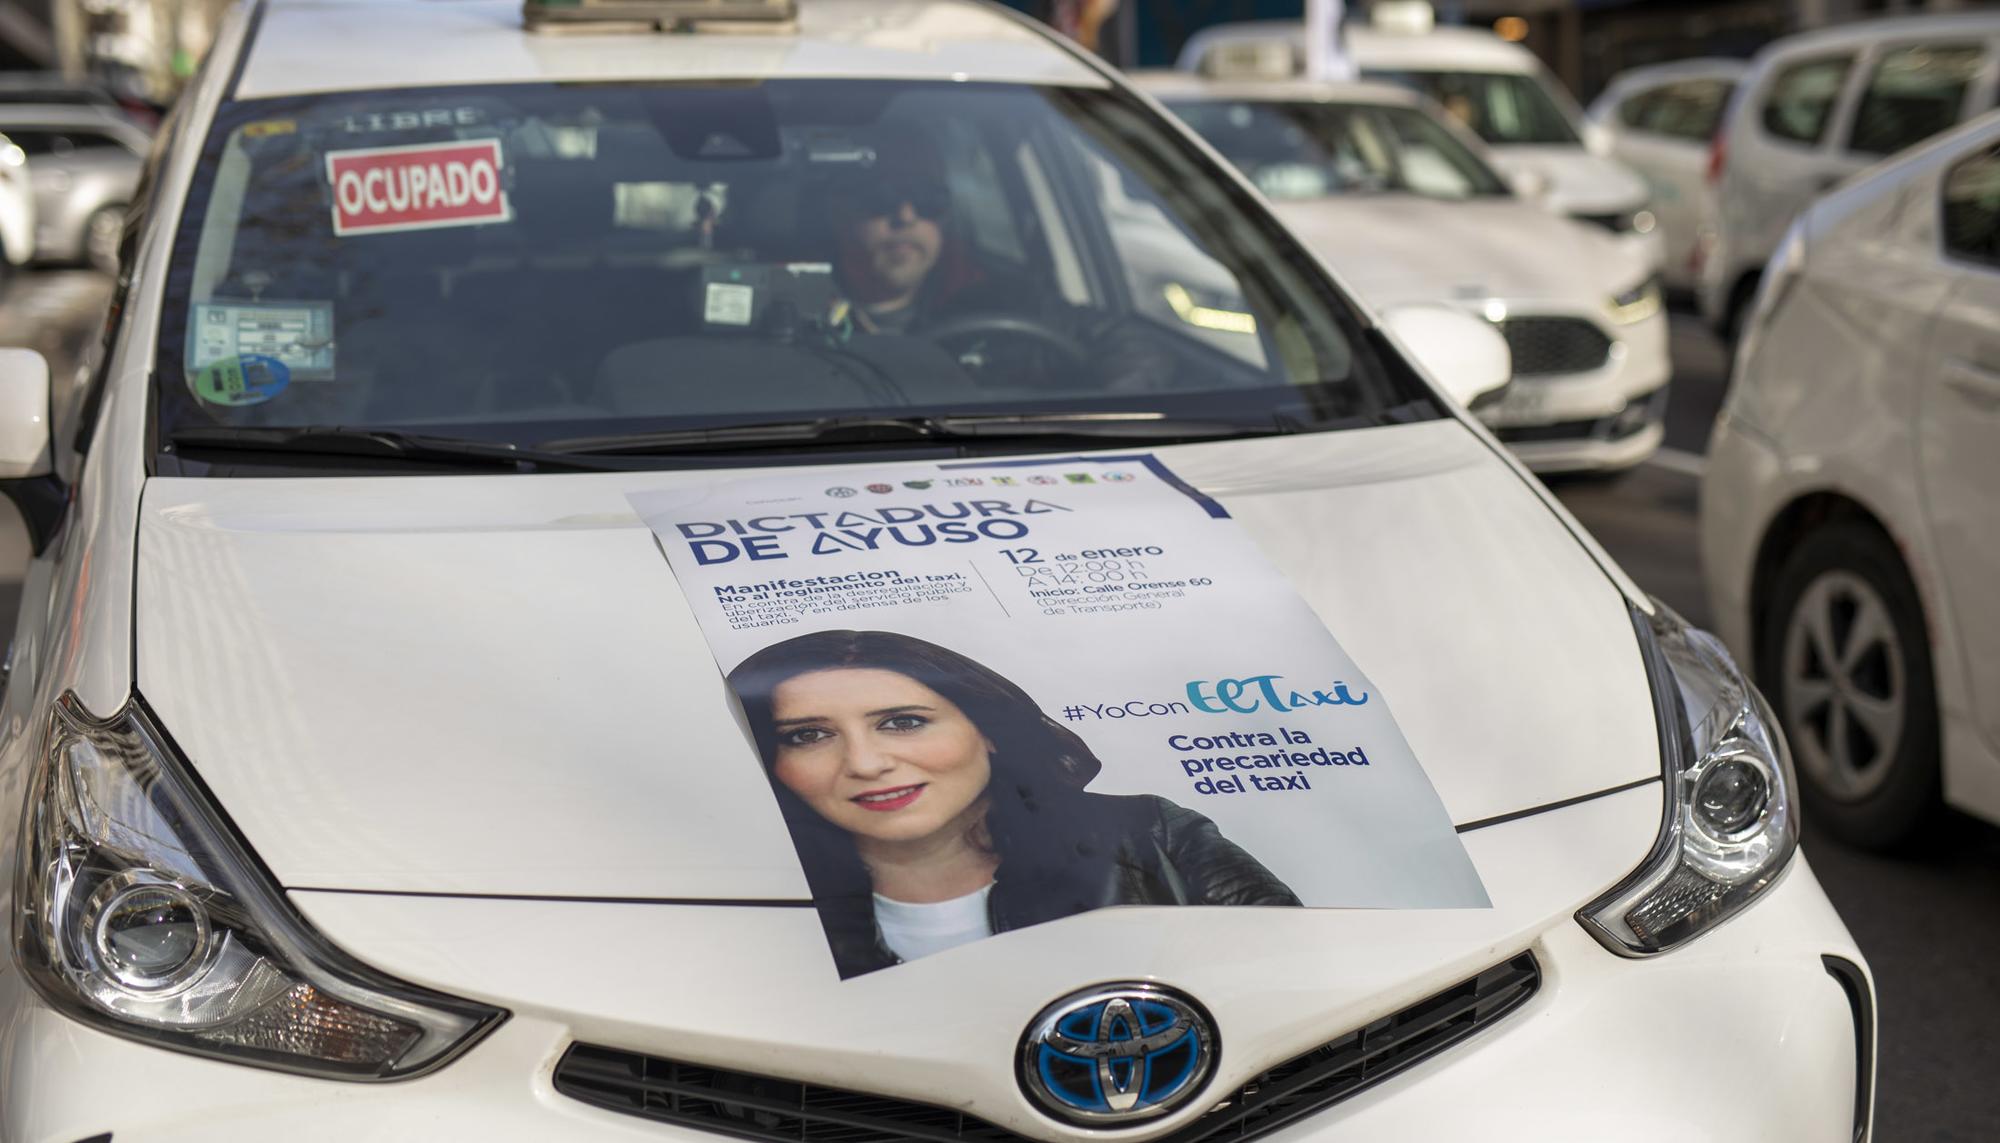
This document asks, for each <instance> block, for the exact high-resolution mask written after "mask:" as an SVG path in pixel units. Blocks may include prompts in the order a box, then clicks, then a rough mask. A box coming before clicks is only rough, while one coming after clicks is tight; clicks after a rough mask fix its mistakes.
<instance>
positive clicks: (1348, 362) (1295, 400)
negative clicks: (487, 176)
mask: <svg viewBox="0 0 2000 1143" xmlns="http://www.w3.org/2000/svg"><path fill="white" fill-rule="evenodd" d="M765 83H769V84H781V85H808V84H838V85H842V86H843V87H846V88H853V87H857V86H860V85H875V86H879V87H883V88H886V89H893V90H896V91H902V90H906V89H918V88H928V87H935V88H937V89H938V90H940V91H947V92H964V91H967V90H969V89H970V90H981V89H986V90H992V91H1005V92H1015V93H1026V94H1027V95H1030V96H1033V97H1035V98H1039V99H1042V100H1045V101H1048V102H1049V104H1050V105H1051V107H1053V108H1055V109H1056V110H1057V111H1058V112H1060V113H1061V114H1064V115H1066V116H1068V117H1069V118H1068V119H1067V120H1066V122H1067V124H1068V125H1069V126H1070V127H1072V128H1073V129H1075V130H1076V131H1077V132H1078V135H1079V138H1085V141H1086V144H1087V145H1088V146H1092V147H1100V148H1106V149H1110V153H1113V154H1115V155H1117V156H1118V157H1120V158H1121V159H1130V158H1131V157H1132V156H1139V158H1138V159H1133V160H1132V161H1135V162H1138V161H1143V162H1144V163H1146V164H1150V166H1148V167H1147V168H1146V170H1145V171H1144V172H1143V174H1142V175H1132V174H1130V173H1129V172H1128V174H1127V178H1128V179H1132V178H1141V177H1143V178H1144V179H1146V180H1149V181H1146V182H1145V183H1144V184H1143V185H1144V186H1145V187H1147V188H1150V189H1151V191H1152V192H1153V193H1166V192H1163V191H1162V190H1161V188H1162V187H1170V188H1174V189H1173V190H1172V191H1171V193H1174V194H1182V195H1188V194H1190V192H1188V191H1187V190H1186V189H1185V186H1186V184H1188V183H1191V182H1192V183H1198V184H1200V186H1201V190H1200V192H1199V195H1196V196H1194V197H1191V198H1189V199H1188V200H1187V201H1199V202H1200V203H1201V204H1202V212H1203V215H1205V217H1203V216H1196V215H1195V213H1194V212H1193V211H1191V210H1189V209H1186V208H1185V207H1184V208H1183V209H1182V210H1181V212H1180V213H1179V214H1178V215H1176V216H1172V217H1173V218H1174V222H1175V224H1176V225H1178V226H1181V227H1184V228H1186V227H1190V226H1199V227H1206V228H1208V229H1205V230H1202V231H1201V232H1200V234H1201V236H1202V237H1204V238H1206V237H1208V236H1209V235H1210V234H1228V235H1230V240H1231V241H1232V242H1235V243H1238V245H1236V246H1233V247H1231V250H1230V256H1231V257H1233V258H1235V261H1234V262H1232V263H1231V266H1232V267H1236V268H1240V269H1243V270H1244V271H1245V272H1246V274H1248V275H1249V276H1250V278H1251V279H1253V280H1249V281H1246V283H1245V288H1252V287H1254V288H1255V289H1257V290H1260V291H1263V293H1261V294H1259V295H1257V296H1259V297H1262V298H1278V299H1285V300H1286V302H1287V305H1288V306H1289V307H1290V312H1299V311H1305V312H1306V313H1307V317H1308V318H1309V319H1310V320H1312V321H1315V322H1319V323H1321V324H1320V326H1316V327H1314V328H1315V329H1316V330H1318V331H1319V333H1316V334H1314V336H1319V335H1320V334H1325V333H1327V332H1328V331H1330V332H1331V335H1332V336H1337V337H1338V338H1339V339H1341V341H1342V345H1341V347H1340V349H1341V351H1342V352H1343V353H1344V354H1345V356H1344V357H1343V358H1341V359H1340V363H1341V364H1344V365H1345V366H1346V367H1347V372H1346V373H1345V374H1343V375H1342V376H1341V377H1339V378H1336V379H1332V380H1329V379H1327V378H1324V377H1320V378H1317V379H1314V380H1311V381H1304V382H1301V381H1298V380H1289V381H1287V382H1286V383H1284V384H1271V385H1263V386H1259V387H1255V388H1239V389H1235V390H1231V389H1228V388H1217V389H1212V390H1209V389H1205V390H1200V391H1190V392H1173V393H1168V392H1156V393H1149V394H1121V393H1111V392H1092V393H1082V394H1067V395H1059V396H1058V397H1056V398H1054V399H1051V400H1048V401H1046V402H1040V403H1038V404H1036V405H1035V406H1033V407H1026V406H1023V405H1021V404H1019V403H1018V402H1016V403H1005V402H996V403H991V404H987V403H981V402H977V401H973V402H953V403H950V404H936V403H919V404H915V405H909V406H904V405H894V406H887V407H879V408H871V409H846V410H835V412H836V413H839V412H845V413H849V414H852V413H857V412H858V413H864V414H872V415H876V416H881V415H896V416H903V415H908V417H910V418H911V419H913V420H921V419H923V418H930V417H938V416H945V417H950V416H959V415H968V414H969V415H987V414H995V413H1005V414H1021V415H1027V416H1033V415H1054V416H1058V417H1061V416H1077V415H1079V414H1090V413H1108V414H1119V415H1126V416H1130V415H1133V414H1135V413H1143V414H1144V415H1147V416H1159V417H1161V418H1163V419H1169V420H1171V421H1173V422H1174V423H1193V422H1195V421H1197V420H1201V419H1209V420H1215V419H1218V418H1226V417H1229V416H1230V415H1231V414H1232V413H1234V415H1235V416H1236V419H1237V420H1238V422H1239V426H1238V427H1239V428H1240V427H1241V423H1242V421H1243V415H1244V414H1243V407H1244V404H1245V398H1246V396H1247V395H1255V394H1261V395H1263V397H1262V402H1263V405H1264V406H1268V407H1264V408H1259V407H1256V406H1257V403H1256V402H1254V401H1253V402H1250V404H1251V406H1252V407H1253V408H1255V410H1256V413H1257V417H1254V418H1252V420H1257V419H1258V418H1261V420H1260V421H1259V422H1258V423H1260V424H1263V423H1266V422H1267V423H1268V431H1269V432H1271V433H1278V432H1289V431H1319V430H1333V429H1342V428H1348V427H1356V426H1361V425H1372V424H1382V423H1401V422H1405V421H1413V420H1425V419H1432V418H1435V417H1441V416H1445V415H1447V414H1446V413H1445V411H1444V409H1443V407H1442V406H1441V405H1439V404H1438V403H1437V401H1436V399H1435V396H1434V394H1433V392H1432V390H1431V389H1430V388H1429V387H1428V385H1426V384H1425V383H1424V382H1423V380H1422V379H1421V377H1420V376H1419V375H1418V374H1417V373H1416V372H1415V370H1414V369H1413V368H1412V367H1411V365H1410V363H1408V362H1407V361H1405V360H1403V358H1402V357H1401V356H1400V355H1399V354H1398V353H1397V351H1395V350H1394V349H1393V348H1391V347H1390V345H1389V344H1388V342H1387V341H1386V339H1385V338H1383V337H1382V336H1381V334H1380V332H1379V330H1377V329H1376V328H1375V327H1374V326H1373V323H1372V321H1371V319H1370V318H1369V317H1368V315H1367V314H1366V311H1365V310H1363V309H1362V308H1361V307H1360V306H1359V305H1358V303H1356V302H1355V301H1354V300H1353V299H1352V298H1349V297H1348V296H1346V295H1345V294H1344V293H1342V292H1341V291H1340V289H1339V288H1338V286H1337V285H1335V284H1334V283H1333V282H1332V281H1331V280H1330V278H1329V277H1328V276H1327V275H1325V274H1324V273H1323V272H1322V271H1321V270H1320V269H1319V267H1318V265H1317V263H1316V262H1315V261H1314V259H1313V258H1312V256H1311V255H1310V254H1309V253H1307V252H1306V251H1305V250H1304V249H1303V248H1302V247H1300V246H1299V245H1298V243H1297V242H1296V240H1295V239H1293V238H1292V237H1291V236H1290V235H1289V234H1288V233H1287V232H1286V231H1285V230H1284V229H1283V227H1282V225H1281V224H1279V223H1278V222H1277V221H1276V220H1275V219H1273V218H1272V217H1270V215H1269V214H1268V212H1267V211H1265V210H1264V209H1263V208H1262V207H1261V206H1260V205H1259V204H1258V203H1257V202H1256V200H1255V197H1254V196H1253V195H1251V194H1249V193H1247V192H1246V191H1244V190H1243V188H1242V187H1241V184H1240V183H1238V182H1237V180H1236V178H1235V177H1234V175H1233V174H1231V173H1230V172H1228V171H1226V170H1225V169H1223V168H1220V167H1218V166H1216V164H1215V163H1214V162H1213V160H1211V159H1210V158H1209V157H1208V156H1207V155H1206V154H1205V153H1204V152H1203V151H1202V149H1201V148H1200V147H1199V146H1196V145H1194V143H1193V141H1192V140H1191V139H1190V138H1189V137H1188V135H1187V133H1186V132H1185V131H1184V130H1183V129H1181V128H1178V127H1177V126H1176V125H1174V124H1172V123H1170V122H1166V121H1163V120H1162V117H1160V116H1159V115H1158V114H1157V113H1156V112H1154V111H1153V110H1152V109H1151V108H1149V107H1148V106H1146V105H1145V104H1144V103H1143V102H1142V101H1141V100H1139V99H1137V98H1136V97H1134V96H1133V95H1132V94H1131V93H1130V92H1128V91H1126V90H1124V89H1122V88H1121V87H1118V86H1116V85H1114V86H1111V87H1109V88H1104V89H1099V88H1092V87H1069V86H1061V85H1034V84H1021V83H952V82H946V81H921V80H874V79H865V80H824V79H810V80H808V79H778V80H767V81H740V82H732V83H729V84H719V83H716V82H713V81H704V82H689V83H683V82H648V83H628V82H618V83H605V84H561V85H557V84H547V83H525V84H521V83H514V84H494V85H475V86H464V87H448V88H447V87H427V88H414V87H413V88H399V89H378V90H366V91H342V92H335V93H317V94H312V95H298V96H285V97H272V98H260V99H253V100H236V101H228V102H225V103H224V104H222V105H221V106H220V107H219V108H218V110H217V112H216V114H215V116H214V119H213V121H212V122H211V123H210V125H209V128H208V131H207V134H206V136H205V138H204V139H203V140H202V143H201V157H200V161H199V163H198V164H197V166H196V174H195V175H194V177H193V179H192V180H191V183H190V186H189V188H188V194H187V196H186V199H185V202H184V205H183V207H182V210H181V215H180V218H179V220H178V227H177V230H176V234H175V237H174V242H173V248H172V253H171V255H170V259H169V262H168V266H167V269H166V273H165V282H164V287H163V292H162V296H161V300H160V304H161V311H160V320H159V323H158V334H157V338H156V341H155V346H154V350H155V368H154V370H153V375H152V379H151V382H150V385H149V402H148V404H149V409H148V423H149V427H150V430H151V432H152V439H154V440H155V441H156V442H158V444H157V446H156V451H155V452H154V454H153V458H152V462H153V466H154V470H155V471H172V472H175V473H179V474H206V473H214V474H223V473H237V472H244V471H250V470H253V469H254V468H255V467H256V466H255V465H253V464H251V463H249V462H248V461H246V460H244V459H242V458H239V457H233V456H232V457H209V458H206V459H196V458H195V456H194V454H193V453H191V452H187V451H185V450H183V451H182V452H180V453H178V454H177V451H176V449H175V447H174V445H173V438H174V435H175V433H176V431H178V430H182V429H186V428H190V427H204V428H205V427H213V426H215V425H216V424H218V423H222V422H219V420H218V418H217V417H216V416H215V415H213V414H214V411H215V410H214V409H212V408H210V407H209V406H207V405H205V404H204V403H203V401H201V400H197V399H196V397H195V395H194V392H193V390H192V387H191V385H190V383H189V376H190V366H189V362H190V356H189V353H188V349H189V347H188V338H189V337H190V326H191V324H192V322H193V313H192V305H191V299H192V294H193V288H194V278H195V265H196V261H197V257H198V255H200V254H201V248H202V245H203V241H204V231H205V228H206V224H207V219H208V212H209V209H210V203H211V200H212V198H214V197H215V194H216V187H217V181H218V179H217V171H218V169H219V168H220V166H221V162H222V159H223V153H224V150H225V149H226V148H227V147H228V146H229V145H230V143H231V140H232V138H234V136H235V135H236V133H237V132H238V131H240V130H241V129H243V128H244V127H246V126H248V125H253V124H277V125H285V126H283V127H282V128H279V127H270V128H267V129H268V130H280V129H282V130H299V129H302V128H299V127H298V126H297V125H298V124H300V123H302V122H304V121H305V117H306V116H307V115H309V114H312V113H313V112H314V110H315V109H323V108H325V107H327V106H329V105H331V106H342V105H344V104H349V103H353V102H355V101H365V100H378V101H381V102H384V103H391V102H395V101H403V102H407V103H409V104H411V105H415V104H418V103H422V102H424V101H427V100H436V99H449V100H461V101H465V102H467V103H470V102H472V101H476V100H479V99H483V98H506V97H509V96H521V97H523V98H526V97H528V96H531V95H532V96H535V97H547V96H548V95H549V93H552V92H573V91H578V90H581V91H599V92H601V91H603V90H604V89H616V90H619V91H625V90H630V91H634V92H643V93H653V92H683V93H685V92H696V93H699V92H711V93H712V92H718V91H729V90H741V89H743V88H745V87H749V88H753V89H754V88H757V87H759V86H761V85H762V84H765ZM313 158H314V160H315V161H318V160H319V159H321V158H323V155H315V156H313ZM253 189H254V188H253ZM244 193H245V199H246V200H247V199H248V197H249V194H250V193H252V192H250V191H246V192H244ZM225 205H226V204H225ZM237 209H238V210H241V209H242V207H241V204H238V207H237ZM1191 218H1192V221H1190V219H1191ZM232 225H233V224H232ZM1099 225H1100V226H1102V225H1106V224H1103V223H1100V224H1099ZM233 240H234V239H233V237H232V241H233ZM226 249H233V248H226ZM232 256H233V255H232ZM1112 264H1113V265H1116V264H1117V263H1115V262H1114V263H1112ZM1121 288H1122V287H1121ZM1201 301H1202V300H1201V299H1195V301H1194V302H1193V303H1191V304H1193V305H1196V306H1198V305H1199V304H1201ZM274 304H275V303H274ZM1203 312H1209V311H1200V310H1198V309H1197V311H1196V313H1197V317H1199V315H1200V314H1201V313H1203ZM1214 312H1221V311H1214ZM1183 320H1186V319H1185V316H1184V317H1183ZM1174 332H1175V333H1177V334H1181V335H1182V336H1187V335H1186V334H1184V333H1182V331H1179V330H1175V331H1174ZM1190 352H1196V351H1190ZM1199 352H1212V354H1213V355H1214V356H1216V357H1218V359H1219V357H1220V354H1219V351H1208V350H1206V349H1205V348H1204V349H1201V350H1199ZM1270 356H1271V360H1270V369H1269V373H1270V375H1271V376H1273V377H1275V378H1278V379H1279V380H1284V375H1283V374H1282V373H1281V372H1280V371H1279V362H1278V360H1277V355H1276V354H1272V355H1270ZM1316 360H1317V359H1316ZM796 412H797V413H798V415H799V416H801V417H808V418H809V417H812V416H816V415H820V414H821V413H823V412H824V411H823V410H814V409H808V408H802V409H798V410H796ZM769 420H771V417H770V416H769V415H768V414H766V415H757V414H752V413H742V414H737V413H729V414H719V415H708V414H701V413H693V412H684V413H669V414H662V415H649V416H617V417H615V418H588V419H579V420H549V421H541V422H535V423H533V424H532V425H530V424H529V423H528V422H525V421H522V420H519V419H514V420H508V419H496V420H477V419H461V420H456V421H451V422H448V423H440V422H438V421H435V420H433V421H373V420H371V421H368V422H366V423H365V425H360V426H355V425H350V424H346V423H342V424H341V425H339V426H338V427H343V428H355V427H360V428H363V429H365V430H368V431H379V432H384V433H396V432H406V433H409V434H411V435H416V434H424V435H427V436H429V437H431V438H435V437H437V436H438V435H439V434H448V435H450V436H452V437H454V438H458V439H466V440H476V441H480V442H483V443H490V444H499V445H502V446H505V445H517V446H520V447H523V448H530V447H534V446H536V445H538V444H541V443H543V442H546V441H551V440H557V439H561V440H565V441H574V440H578V439H587V438H588V437H590V436H591V435H592V434H593V433H598V434H614V433H615V434H617V435H621V436H632V435H645V434H649V433H657V434H667V435H672V434H673V433H674V432H676V431H679V430H690V429H693V430H701V429H714V428H729V427H732V426H737V425H742V424H745V423H752V422H759V421H769ZM254 425H255V427H257V428H258V429H259V431H264V432H268V430H269V428H270V427H271V425H272V422H271V421H269V420H264V421H260V422H254ZM246 427H247V426H246ZM281 427H291V428H297V429H307V430H311V433H310V434H308V435H315V434H316V435H317V438H323V436H324V433H323V430H325V429H327V428H330V427H335V426H334V425H330V424H328V423H325V422H311V423H305V422H298V421H292V422H284V423H283V425H282V426H281ZM530 428H532V431H531V432H530V431H526V430H529V429H530ZM1235 435H1242V434H1241V433H1240V432H1238V433H1236V434H1235ZM912 440H916V441H917V442H918V443H919V444H920V445H921V446H922V447H926V448H931V449H937V448H939V447H940V444H939V442H938V441H937V440H935V439H928V438H919V437H918V436H917V435H915V434H913V435H912ZM1076 443H1077V442H1076V439H1075V438H1074V436H1073V435H1055V434H1052V435H1051V443H1050V444H1049V445H1048V446H1047V447H1049V448H1060V447H1067V448H1075V447H1076ZM1129 443H1130V442H1129V441H1128V442H1126V444H1127V446H1128V447H1129ZM857 447H859V446H857ZM868 447H871V448H881V447H883V446H882V442H880V441H879V440H871V441H870V442H868ZM944 447H948V448H949V449H950V450H951V451H955V452H958V453H961V454H972V453H976V452H980V451H982V450H983V451H986V452H997V451H1012V452H1028V451H1036V450H1037V446H1036V445H1035V443H1034V442H1032V441H1024V440H1009V441H1008V442H1006V443H1005V444H1004V445H1003V444H1001V443H1000V442H998V441H995V442H994V443H993V444H992V445H990V446H985V445H981V446H975V445H971V444H966V443H963V442H955V443H952V444H950V445H948V446H944ZM384 451H385V453H386V450H384ZM649 459H650V460H651V461H652V463H651V464H648V465H642V466H649V467H677V466H682V465H683V464H684V465H685V466H690V467H694V466H699V467H713V466H716V465H717V463H718V460H726V458H720V457H717V456H716V455H713V454H712V453H705V454H704V455H702V456H700V457H686V458H675V457H673V456H670V455H664V454H663V455H661V456H659V457H656V458H649ZM826 459H827V455H826V450H825V449H824V448H820V449H798V450H795V451H791V452H787V451H785V450H782V449H768V448H766V449H762V450H760V451H759V452H758V454H757V457H756V463H764V464H768V463H787V462H790V461H797V462H801V463H803V462H811V461H818V462H822V463H823V462H825V460H826ZM353 460H354V458H353V457H352V456H348V457H345V458H344V459H343V463H342V465H341V467H353ZM383 463H385V464H386V463H388V460H387V459H384V460H383Z"/></svg>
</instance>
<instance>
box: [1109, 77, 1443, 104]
mask: <svg viewBox="0 0 2000 1143" xmlns="http://www.w3.org/2000/svg"><path fill="white" fill-rule="evenodd" d="M1125 78H1126V79H1128V80H1130V81H1131V83H1132V86H1134V87H1136V88H1138V89H1139V90H1140V91H1143V92H1145V93H1146V94H1148V95H1150V96H1152V97H1153V98H1154V99H1160V100H1167V99H1246V100H1260V99H1261V100H1297V101H1312V102H1319V103H1375V104H1382V105H1386V106H1390V107H1416V106H1419V105H1420V104H1421V103H1422V102H1423V97H1422V96H1420V95H1418V94H1417V93H1416V92H1414V91H1411V90H1410V89H1409V88H1406V87H1399V86H1397V85H1396V84H1393V83H1380V82H1376V81H1372V80H1357V81H1352V82H1343V83H1321V82H1316V81H1314V80H1309V79H1208V78H1205V77H1203V76H1199V75H1194V74H1192V73H1190V72H1185V71H1174V70H1171V69H1167V68H1157V69H1148V70H1145V71H1134V72H1127V73H1126V74H1125Z"/></svg>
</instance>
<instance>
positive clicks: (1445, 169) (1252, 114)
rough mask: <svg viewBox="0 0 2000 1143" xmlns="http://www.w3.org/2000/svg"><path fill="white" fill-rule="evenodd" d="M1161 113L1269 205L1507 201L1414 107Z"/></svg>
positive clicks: (1219, 102)
mask: <svg viewBox="0 0 2000 1143" xmlns="http://www.w3.org/2000/svg"><path fill="white" fill-rule="evenodd" d="M1167 106H1168V107H1170V108H1172V109H1173V112H1174V114H1176V115H1179V116H1180V117H1181V118H1182V119H1184V120H1186V121H1187V122H1188V124H1189V126H1192V127H1193V128H1194V129H1195V130H1196V131H1199V132H1200V133H1201V134H1202V136H1203V137H1204V138H1206V139H1207V140H1208V141H1209V142H1210V143H1211V144H1213V145H1214V146H1215V149H1216V150H1218V151H1220V152H1222V155H1223V157H1224V158H1226V159H1228V160H1229V161H1230V162H1232V163H1235V164H1236V165H1237V166H1238V167H1240V168H1242V170H1243V172H1244V173H1245V174H1247V175H1249V176H1250V181H1252V182H1254V183H1256V184H1257V189H1259V190H1261V191H1263V192H1264V193H1265V194H1266V195H1267V196H1269V197H1271V198H1273V199H1280V200H1284V199H1308V198H1322V197H1325V196H1327V195H1338V194H1369V193H1403V194H1418V195H1423V196H1425V197H1427V198H1448V199H1461V198H1471V197H1473V196H1475V195H1504V194H1507V193H1509V191H1508V188H1507V185H1506V184H1505V183H1504V182H1502V181H1501V179H1500V176H1498V175H1497V174H1495V173H1494V172H1493V170H1492V168H1490V167H1488V166H1487V165H1486V164H1485V163H1483V162H1481V161H1480V159H1479V157H1478V156H1477V155H1474V154H1473V153H1472V151H1471V150H1469V149H1468V148H1467V147H1466V146H1465V145H1464V144H1463V143H1461V142H1459V141H1458V140H1457V139H1455V138H1453V137H1452V134H1451V132H1450V131H1449V130H1447V129H1445V128H1444V127H1443V126H1442V125H1440V124H1439V123H1437V122H1436V121H1434V120H1433V119H1431V118H1430V116H1428V115H1425V114H1424V113H1423V112H1422V111H1419V110H1417V109H1416V108H1413V107H1385V106H1380V105H1367V104H1351V103H1300V102H1279V101H1267V100H1254V101H1253V100H1223V99H1214V100H1175V101H1171V102H1169V103H1168V104H1167Z"/></svg>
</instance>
